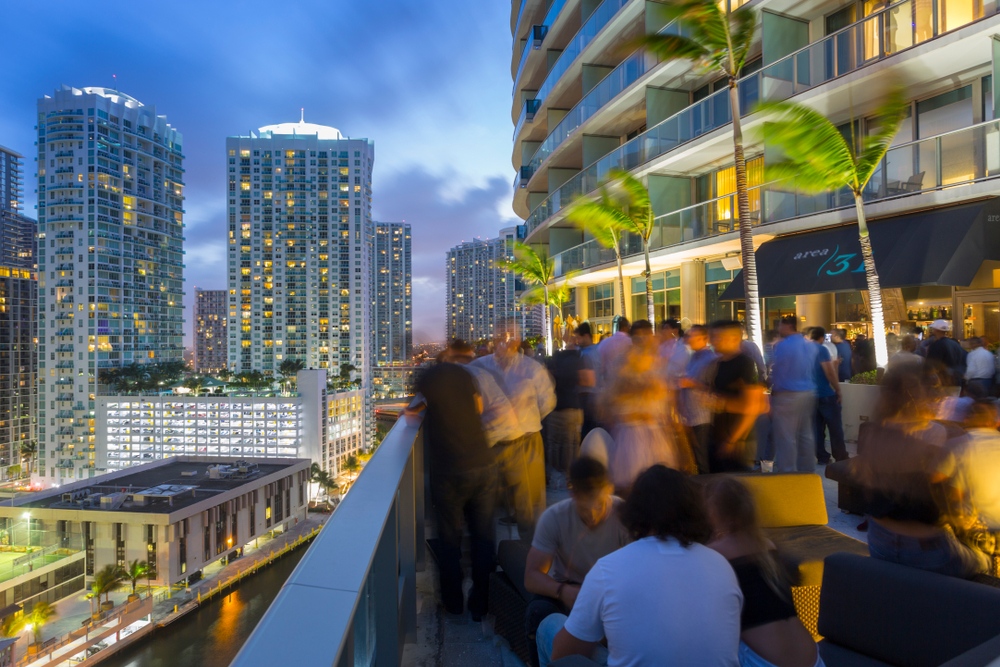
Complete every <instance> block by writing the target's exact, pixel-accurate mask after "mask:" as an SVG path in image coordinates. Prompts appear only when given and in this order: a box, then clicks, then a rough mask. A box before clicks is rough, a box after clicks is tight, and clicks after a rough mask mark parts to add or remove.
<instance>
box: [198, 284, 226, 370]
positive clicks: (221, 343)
mask: <svg viewBox="0 0 1000 667" xmlns="http://www.w3.org/2000/svg"><path fill="white" fill-rule="evenodd" d="M226 294H227V292H226V290H224V289H222V290H203V289H198V288H197V287H196V288H194V370H195V371H196V372H198V373H218V372H219V371H221V370H225V369H226V368H228V367H229V366H228V358H227V356H226V345H227V342H228V337H227V334H226V330H227V329H228V326H227V324H228V322H229V317H228V310H227V298H226Z"/></svg>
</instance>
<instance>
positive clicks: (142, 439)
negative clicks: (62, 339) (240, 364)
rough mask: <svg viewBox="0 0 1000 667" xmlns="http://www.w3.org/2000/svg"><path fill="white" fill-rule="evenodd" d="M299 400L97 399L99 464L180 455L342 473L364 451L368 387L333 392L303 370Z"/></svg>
mask: <svg viewBox="0 0 1000 667" xmlns="http://www.w3.org/2000/svg"><path fill="white" fill-rule="evenodd" d="M297 385H298V393H297V395H296V396H287V397H285V396H280V397H277V396H275V397H249V396H247V397H243V396H224V395H209V396H189V395H173V396H108V397H100V398H99V399H98V401H97V465H98V467H99V468H103V469H107V470H120V469H123V468H127V467H130V466H137V465H142V464H145V463H149V462H150V461H157V460H162V459H165V458H170V457H173V456H235V457H240V458H245V459H247V460H258V459H275V458H302V459H309V460H311V461H314V462H317V463H321V465H322V466H323V467H324V469H327V470H332V471H334V473H338V474H339V471H340V469H341V467H342V465H343V463H344V459H345V458H346V457H347V456H349V455H351V454H356V453H357V452H358V450H359V449H361V448H362V447H363V446H364V442H365V439H364V437H363V435H364V428H363V425H364V409H365V397H364V395H363V393H362V392H361V390H353V391H341V392H332V391H328V389H327V385H326V371H322V370H321V371H314V370H305V371H299V374H298V379H297Z"/></svg>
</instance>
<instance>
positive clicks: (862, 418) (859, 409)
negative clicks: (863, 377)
mask: <svg viewBox="0 0 1000 667" xmlns="http://www.w3.org/2000/svg"><path fill="white" fill-rule="evenodd" d="M880 391H881V387H879V386H878V385H872V384H850V383H848V382H841V383H840V396H841V403H840V406H841V415H842V419H843V422H844V440H846V441H848V442H857V441H858V427H860V426H861V424H862V423H863V422H866V421H869V420H870V419H871V418H872V416H873V415H874V414H875V408H876V406H877V405H878V399H879V392H880Z"/></svg>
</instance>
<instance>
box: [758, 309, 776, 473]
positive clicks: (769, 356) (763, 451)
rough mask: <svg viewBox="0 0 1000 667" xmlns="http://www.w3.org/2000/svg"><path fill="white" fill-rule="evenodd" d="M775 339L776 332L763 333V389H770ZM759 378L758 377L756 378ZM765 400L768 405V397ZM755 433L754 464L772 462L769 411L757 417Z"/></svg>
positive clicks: (771, 430)
mask: <svg viewBox="0 0 1000 667" xmlns="http://www.w3.org/2000/svg"><path fill="white" fill-rule="evenodd" d="M777 337H778V332H777V331H775V330H773V329H768V330H766V331H764V368H765V375H764V378H763V382H764V384H765V387H770V384H771V364H772V363H773V362H774V342H775V339H776V338H777ZM759 378H760V376H758V379H759ZM765 391H766V389H765ZM767 398H768V402H769V403H770V396H768V397H767ZM755 431H756V436H757V453H756V456H755V457H754V459H755V462H756V464H757V465H758V466H759V464H760V462H761V461H774V429H773V428H772V422H771V412H770V410H768V411H767V412H762V413H761V414H760V415H758V417H757V425H756V428H755ZM755 469H757V466H755Z"/></svg>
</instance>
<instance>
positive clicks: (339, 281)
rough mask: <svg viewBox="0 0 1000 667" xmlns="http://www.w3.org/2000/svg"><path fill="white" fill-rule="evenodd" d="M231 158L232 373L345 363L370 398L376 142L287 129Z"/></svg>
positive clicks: (230, 145)
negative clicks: (371, 236) (292, 364)
mask: <svg viewBox="0 0 1000 667" xmlns="http://www.w3.org/2000/svg"><path fill="white" fill-rule="evenodd" d="M226 160H227V163H228V169H229V172H228V173H229V178H228V191H227V199H228V202H229V346H228V348H229V367H230V369H231V370H232V371H234V372H236V373H239V372H243V371H250V370H257V371H260V372H262V373H265V374H267V375H276V374H277V373H278V369H279V367H280V366H281V363H282V362H283V361H285V360H289V359H293V360H300V361H302V362H304V363H305V365H306V366H307V367H310V368H332V369H339V368H340V367H341V366H342V365H343V364H350V365H352V366H354V367H355V368H356V369H358V373H359V375H360V377H361V384H362V387H363V388H367V387H368V385H369V383H370V381H371V380H370V378H371V373H370V366H371V359H370V355H369V354H368V352H369V341H370V329H369V322H370V319H371V310H370V309H371V298H370V294H369V283H370V276H371V269H370V267H371V264H370V262H371V259H370V256H369V253H370V247H369V244H368V243H367V242H366V241H367V239H368V233H369V225H370V223H371V176H372V166H373V164H374V161H375V145H374V142H372V141H370V140H368V139H350V138H347V137H344V136H343V135H342V134H341V133H340V131H339V130H336V129H334V128H332V127H326V126H323V125H314V124H312V123H305V122H299V123H282V124H279V125H268V126H266V127H262V128H260V130H259V131H257V132H251V133H249V135H248V136H234V137H228V138H227V139H226Z"/></svg>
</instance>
